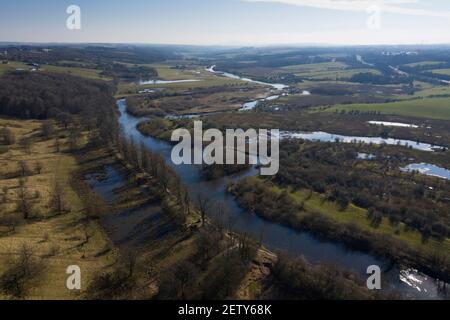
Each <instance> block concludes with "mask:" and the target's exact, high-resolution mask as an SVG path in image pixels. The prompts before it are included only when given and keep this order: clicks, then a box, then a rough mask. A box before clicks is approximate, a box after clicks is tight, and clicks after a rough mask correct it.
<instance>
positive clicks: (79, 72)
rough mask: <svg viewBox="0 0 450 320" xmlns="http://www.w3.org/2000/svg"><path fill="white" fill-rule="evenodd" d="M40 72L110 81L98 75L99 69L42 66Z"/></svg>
mask: <svg viewBox="0 0 450 320" xmlns="http://www.w3.org/2000/svg"><path fill="white" fill-rule="evenodd" d="M41 70H42V71H48V72H56V73H67V74H71V75H74V76H78V77H83V78H89V79H95V80H111V79H110V78H107V77H103V76H101V75H100V73H101V72H102V70H99V69H87V68H78V67H59V66H52V65H42V66H41Z"/></svg>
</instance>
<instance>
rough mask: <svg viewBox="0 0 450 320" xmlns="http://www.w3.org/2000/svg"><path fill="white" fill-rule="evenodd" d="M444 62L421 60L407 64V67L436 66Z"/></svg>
mask: <svg viewBox="0 0 450 320" xmlns="http://www.w3.org/2000/svg"><path fill="white" fill-rule="evenodd" d="M440 63H442V62H440V61H421V62H415V63H408V64H405V66H407V67H423V66H434V65H437V64H440Z"/></svg>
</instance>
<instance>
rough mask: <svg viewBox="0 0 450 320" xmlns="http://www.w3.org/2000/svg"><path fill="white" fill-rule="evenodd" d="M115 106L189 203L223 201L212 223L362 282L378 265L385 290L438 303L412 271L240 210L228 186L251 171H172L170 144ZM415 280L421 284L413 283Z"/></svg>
mask: <svg viewBox="0 0 450 320" xmlns="http://www.w3.org/2000/svg"><path fill="white" fill-rule="evenodd" d="M117 105H118V108H119V111H120V118H119V122H120V125H121V126H122V128H123V130H124V133H125V135H126V136H127V137H129V138H132V139H133V140H134V141H142V142H143V143H144V144H145V145H146V147H147V148H149V149H150V150H152V151H153V152H156V153H158V154H159V155H160V156H162V157H163V158H164V160H165V161H166V163H167V164H168V165H170V166H172V167H173V168H174V170H175V171H176V172H177V174H178V175H179V176H180V178H181V180H182V181H183V183H184V184H185V185H186V186H188V187H189V191H190V192H191V197H192V199H196V198H197V196H198V195H199V194H202V195H206V196H208V198H210V199H213V200H217V201H222V202H223V203H224V205H225V208H226V210H225V214H224V215H223V216H221V217H215V218H216V219H220V220H222V221H223V223H224V224H225V225H227V226H229V227H230V228H232V229H233V230H236V231H239V232H241V233H247V234H249V235H252V236H253V237H255V238H256V239H260V240H261V241H262V243H263V244H264V245H265V246H266V247H267V248H269V249H271V250H282V251H287V252H289V253H290V254H293V255H302V256H304V257H305V258H306V259H307V260H308V261H309V262H311V263H322V262H323V263H331V264H334V265H337V266H339V267H342V268H346V269H350V270H352V271H354V272H355V273H357V274H359V275H360V276H362V277H364V278H367V275H366V270H367V267H368V266H370V265H378V266H380V267H381V268H382V270H383V282H384V288H392V289H396V290H398V291H399V292H401V293H402V295H403V296H404V297H405V298H412V299H437V298H441V296H440V294H439V290H438V285H437V281H436V280H435V279H432V278H430V277H427V276H426V275H423V274H421V273H420V272H418V271H416V270H413V269H404V270H400V269H399V268H397V267H396V266H392V265H391V264H390V263H389V262H388V261H384V260H380V259H377V258H375V257H373V256H371V255H369V254H366V253H363V252H359V251H353V250H348V249H346V248H345V247H344V246H343V245H341V244H338V243H334V242H329V241H321V240H319V239H317V238H316V237H314V236H312V235H311V234H309V233H306V232H297V231H294V230H292V229H290V228H288V227H285V226H282V225H279V224H276V223H271V222H269V221H266V220H264V219H262V218H260V217H259V216H257V215H255V214H249V213H247V212H246V211H245V210H243V209H242V208H240V207H239V205H238V204H237V202H236V201H235V199H234V197H233V196H232V195H230V194H228V193H227V192H226V188H227V186H228V184H229V183H230V182H233V181H237V180H239V179H242V178H244V177H246V176H252V175H256V174H257V171H256V169H255V168H252V169H249V170H248V171H246V172H244V173H238V174H236V175H233V176H231V177H224V178H220V179H217V180H214V181H205V179H204V178H203V177H202V174H201V167H200V166H195V165H180V166H175V165H174V164H173V163H172V161H171V157H170V155H171V151H172V146H171V145H170V144H169V143H168V142H165V141H162V140H159V139H155V138H153V137H147V136H144V135H142V134H141V133H140V132H139V131H138V130H137V128H136V126H137V124H138V123H139V122H140V121H142V119H141V118H136V117H134V116H131V115H129V114H128V113H127V112H126V104H125V100H119V101H118V102H117ZM414 279H416V280H417V279H420V280H419V281H415V280H414ZM411 283H413V285H412V284H411Z"/></svg>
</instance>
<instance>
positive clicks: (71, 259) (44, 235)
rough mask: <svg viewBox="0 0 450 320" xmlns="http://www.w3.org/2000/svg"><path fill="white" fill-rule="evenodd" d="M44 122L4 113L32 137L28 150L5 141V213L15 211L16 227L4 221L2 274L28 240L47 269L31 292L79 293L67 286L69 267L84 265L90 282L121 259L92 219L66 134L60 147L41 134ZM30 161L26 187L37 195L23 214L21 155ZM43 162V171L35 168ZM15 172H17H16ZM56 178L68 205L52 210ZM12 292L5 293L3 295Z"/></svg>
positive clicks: (5, 122)
mask: <svg viewBox="0 0 450 320" xmlns="http://www.w3.org/2000/svg"><path fill="white" fill-rule="evenodd" d="M40 126H41V122H39V121H19V120H9V119H0V128H2V127H7V128H10V129H11V130H12V131H13V132H14V134H15V137H16V141H20V139H22V138H23V137H28V138H30V139H32V145H31V150H30V151H25V150H24V149H23V148H22V146H20V145H19V144H18V143H17V142H16V143H15V144H14V145H12V146H9V147H2V154H1V155H0V168H1V169H0V190H1V191H0V193H1V195H2V203H1V204H0V206H1V210H0V218H2V219H3V218H5V217H15V218H16V219H17V222H16V226H15V227H14V229H13V230H10V229H9V228H6V227H5V226H1V227H0V257H1V263H0V274H1V273H3V271H5V270H6V269H7V268H8V267H9V263H10V261H11V260H12V259H14V258H15V257H16V256H17V255H18V253H19V252H20V248H21V247H22V246H23V245H26V246H27V247H28V248H30V249H31V250H32V253H33V256H34V257H36V258H37V259H39V260H40V261H41V263H42V265H43V266H44V268H43V272H42V274H40V275H39V276H38V278H37V279H36V283H35V285H34V286H33V287H32V288H30V292H29V293H28V294H27V297H28V298H31V299H73V298H78V297H79V294H75V293H72V292H71V291H69V290H67V288H66V279H67V275H66V268H67V267H68V266H70V265H78V266H80V267H81V268H82V270H83V274H82V285H83V286H84V285H86V283H87V282H89V279H90V278H91V277H92V275H93V274H95V273H96V272H98V271H99V270H102V269H103V268H106V267H107V266H108V265H110V264H111V263H112V262H113V261H114V260H115V254H114V253H113V252H112V251H111V252H109V253H108V252H107V253H106V254H101V252H104V251H105V248H107V247H108V246H109V239H108V237H107V236H106V234H105V233H104V232H103V230H102V228H101V227H100V226H99V224H98V223H97V222H95V221H86V219H85V214H84V205H83V201H82V199H81V198H80V196H79V195H78V193H77V190H75V189H74V186H73V183H72V179H73V174H74V172H75V171H77V170H79V169H80V167H79V165H78V164H77V161H76V160H75V158H74V157H73V156H72V155H71V154H70V153H67V152H66V151H67V149H66V141H65V139H61V152H59V153H57V152H55V148H54V140H53V139H51V140H46V139H43V138H41V137H40V135H39V131H40ZM21 160H22V161H25V163H26V164H27V166H28V167H29V169H30V173H29V174H28V175H27V176H26V177H25V178H24V179H25V188H26V191H27V194H28V195H29V197H31V198H32V200H31V201H32V203H33V205H32V209H31V212H32V214H31V215H30V217H29V218H28V219H26V220H25V219H23V217H22V215H21V213H19V212H18V211H17V209H16V208H17V206H16V202H17V199H18V190H19V187H18V186H19V177H17V176H15V175H14V173H15V172H16V171H17V167H18V161H21ZM37 162H40V163H42V168H43V169H42V171H41V173H38V172H37V171H35V169H34V168H35V165H36V163H37ZM11 174H12V175H11ZM55 181H57V182H58V186H59V188H60V190H61V191H62V195H63V198H64V203H66V204H67V211H66V213H64V214H61V215H54V214H52V211H53V210H52V209H51V208H50V207H49V203H50V200H51V198H52V192H53V191H52V190H53V188H54V186H55ZM3 298H6V297H5V296H2V295H1V294H0V299H3Z"/></svg>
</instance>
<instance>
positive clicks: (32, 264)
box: [0, 244, 42, 299]
mask: <svg viewBox="0 0 450 320" xmlns="http://www.w3.org/2000/svg"><path fill="white" fill-rule="evenodd" d="M8 265H9V268H8V269H7V270H6V271H5V272H4V273H3V274H2V276H1V277H0V290H1V291H2V292H3V293H4V294H5V295H8V296H11V297H13V298H16V299H23V298H25V297H26V295H27V293H28V290H29V289H30V288H31V287H33V283H32V282H33V281H34V280H36V278H37V276H38V275H39V274H40V271H41V270H42V265H41V263H40V262H39V261H37V259H36V257H35V256H34V254H33V251H32V249H31V248H30V247H28V246H26V245H25V244H24V245H22V247H21V248H20V251H19V254H18V257H16V258H14V259H12V260H11V261H10V262H9V263H8Z"/></svg>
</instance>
